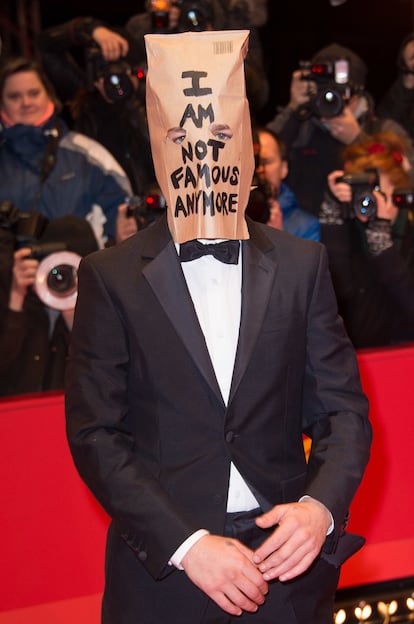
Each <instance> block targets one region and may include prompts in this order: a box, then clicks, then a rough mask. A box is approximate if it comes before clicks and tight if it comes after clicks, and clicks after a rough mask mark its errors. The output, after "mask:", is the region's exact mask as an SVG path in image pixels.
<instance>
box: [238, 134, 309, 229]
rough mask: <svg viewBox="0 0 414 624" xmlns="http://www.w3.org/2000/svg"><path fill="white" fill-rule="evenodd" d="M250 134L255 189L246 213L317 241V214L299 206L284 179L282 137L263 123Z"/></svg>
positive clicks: (273, 225) (285, 163)
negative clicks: (252, 142)
mask: <svg viewBox="0 0 414 624" xmlns="http://www.w3.org/2000/svg"><path fill="white" fill-rule="evenodd" d="M253 136H254V139H255V141H254V146H255V150H256V153H255V158H256V174H255V176H256V179H255V180H254V183H256V184H257V189H254V190H253V191H252V193H251V201H250V202H249V205H248V206H247V214H248V216H250V217H251V218H252V219H254V220H255V221H260V222H261V223H266V224H267V225H270V226H271V227H274V228H276V229H278V230H284V231H285V232H289V233H290V234H293V235H294V236H299V237H300V238H307V239H309V240H316V241H318V240H319V221H318V219H317V217H315V216H313V215H311V214H309V213H307V212H305V211H304V210H302V209H301V208H300V206H299V203H298V200H297V199H296V197H295V194H294V193H293V192H292V191H291V189H290V188H289V187H288V186H287V185H286V184H285V183H284V182H283V180H284V179H285V178H286V176H287V174H288V171H289V166H288V161H287V156H286V147H285V145H284V143H283V141H282V140H281V139H280V138H279V137H278V136H277V135H276V134H274V132H272V131H271V130H269V129H267V128H263V127H258V128H256V129H255V131H254V134H253Z"/></svg>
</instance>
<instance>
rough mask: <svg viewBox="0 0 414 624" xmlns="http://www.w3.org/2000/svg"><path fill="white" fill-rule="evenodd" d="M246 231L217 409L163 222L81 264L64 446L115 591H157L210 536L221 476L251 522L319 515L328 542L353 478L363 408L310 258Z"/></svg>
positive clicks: (317, 266) (219, 510)
mask: <svg viewBox="0 0 414 624" xmlns="http://www.w3.org/2000/svg"><path fill="white" fill-rule="evenodd" d="M249 230H250V239H249V240H247V241H243V243H242V247H243V249H242V257H243V286H242V314H241V324H240V335H239V342H238V349H237V355H236V361H235V367H234V374H233V380H232V386H231V392H230V397H229V401H228V405H227V407H226V406H225V404H224V402H223V399H222V396H221V394H220V390H219V387H218V383H217V380H216V377H215V374H214V370H213V367H212V364H211V361H210V358H209V355H208V351H207V347H206V343H205V340H204V336H203V334H202V331H201V329H200V325H199V323H198V320H197V316H196V313H195V310H194V307H193V304H192V301H191V298H190V295H189V292H188V289H187V285H186V282H185V279H184V276H183V273H182V270H181V265H180V261H179V258H178V256H177V253H176V249H175V246H174V243H173V241H172V239H171V236H170V233H169V230H168V227H167V223H166V220H165V219H164V218H162V219H160V220H159V221H158V222H157V223H156V224H155V225H154V226H152V227H150V228H147V229H146V230H144V231H142V232H140V233H138V234H137V235H136V236H134V237H132V238H130V239H128V240H127V241H125V242H124V243H122V244H120V245H117V246H115V247H112V248H110V249H107V250H104V251H100V252H97V253H95V254H92V255H90V256H89V257H87V258H86V259H84V260H83V261H82V263H81V267H80V270H79V297H78V303H77V310H76V316H75V323H74V328H73V333H72V346H71V354H70V358H69V362H68V365H67V389H66V401H67V431H68V439H69V442H70V447H71V451H72V454H73V457H74V460H75V463H76V465H77V467H78V470H79V472H80V474H81V475H82V477H83V478H84V480H85V481H86V483H87V484H88V486H89V487H90V489H91V490H92V492H93V493H94V494H95V496H96V497H97V499H98V500H99V501H100V502H101V504H102V505H103V507H104V508H105V509H106V511H107V512H108V513H109V514H110V516H111V517H112V518H113V527H112V529H111V531H112V537H111V538H110V540H109V546H108V552H107V566H108V567H107V574H108V575H109V574H113V572H114V571H116V575H118V578H120V579H121V581H120V582H124V583H125V584H128V583H131V578H134V579H135V578H136V583H137V584H138V582H143V583H144V584H147V586H149V585H148V584H150V583H151V582H153V579H155V580H159V579H162V578H163V576H164V575H165V573H166V571H167V570H171V568H169V567H168V566H167V562H168V559H169V557H170V556H171V554H172V553H173V552H174V551H175V550H176V549H177V547H178V546H179V545H180V544H181V543H182V542H183V541H184V540H185V539H186V538H187V537H188V536H189V535H190V534H191V533H192V532H194V531H195V530H196V529H199V528H206V529H208V530H210V531H211V532H213V533H219V534H220V533H222V531H223V526H224V520H225V514H226V499H227V491H228V483H229V471H230V463H231V461H233V462H234V463H235V465H236V466H237V468H238V469H239V471H240V472H241V474H242V475H243V477H244V478H245V479H246V481H247V482H248V483H249V485H250V486H251V488H252V490H253V491H254V493H255V494H256V496H257V498H258V499H259V500H260V502H261V504H262V506H263V508H269V507H271V506H273V505H275V504H278V503H287V502H291V501H297V500H298V498H299V497H300V496H302V495H304V494H308V495H310V496H313V497H315V498H316V499H318V500H320V501H321V502H323V503H324V504H325V505H326V506H327V507H328V509H330V511H331V512H332V514H333V516H334V520H335V531H336V533H335V535H337V533H338V532H339V531H340V529H341V527H342V525H343V521H344V518H345V517H346V513H347V509H348V507H349V504H350V502H351V500H352V497H353V495H354V493H355V490H356V488H357V486H358V484H359V482H360V479H361V477H362V474H363V471H364V468H365V465H366V463H367V460H368V455H369V445H370V426H369V423H368V419H367V400H366V397H365V396H364V394H363V393H362V391H361V387H360V382H359V376H358V369H357V363H356V358H355V353H354V350H353V348H352V346H351V344H350V342H349V340H348V338H347V336H346V334H345V332H344V329H343V324H342V321H341V319H340V318H339V317H338V316H337V313H336V303H335V296H334V293H333V289H332V286H331V281H330V277H329V273H328V269H327V261H326V254H325V251H324V248H323V247H322V245H320V244H319V243H314V242H310V241H304V240H301V239H298V238H295V237H292V236H290V235H289V234H286V233H284V232H279V231H277V230H274V229H271V228H268V227H266V226H263V225H261V224H258V223H253V222H250V221H249ZM303 433H307V434H308V435H310V436H311V438H312V440H313V445H312V454H311V458H310V461H309V463H307V462H306V460H305V455H304V451H303V443H302V434H303ZM332 540H333V541H335V536H334V537H333V538H331V541H332ZM144 569H145V570H146V572H145V571H144ZM148 573H149V574H148ZM177 574H183V573H177ZM138 579H140V581H138ZM158 585H160V583H158ZM133 587H134V588H136V584H134V585H133ZM131 591H132V590H131ZM141 606H142V605H141ZM140 608H141V607H140ZM114 621H115V620H114ZM142 621H145V622H147V621H152V620H149V619H148V620H146V619H145V617H144V619H143V620H142ZM177 621H178V620H177ZM194 621H195V620H194Z"/></svg>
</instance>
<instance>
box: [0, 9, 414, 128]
mask: <svg viewBox="0 0 414 624" xmlns="http://www.w3.org/2000/svg"><path fill="white" fill-rule="evenodd" d="M334 2H335V0H296V1H295V0H291V1H289V0H287V1H282V2H281V1H278V0H269V1H268V3H267V5H268V22H267V24H266V25H265V26H262V27H261V28H260V29H259V34H260V38H261V41H262V45H263V50H264V58H265V64H266V72H267V75H268V77H269V86H270V97H269V100H268V104H267V106H266V107H265V108H264V109H263V110H262V113H261V116H262V119H261V121H263V122H266V121H268V120H269V119H270V118H271V117H273V115H274V112H275V109H276V107H277V106H278V105H283V104H285V103H286V102H287V100H288V95H289V86H290V79H291V74H292V71H293V70H294V69H295V68H297V66H298V62H299V60H306V59H308V58H310V57H311V56H312V55H313V54H314V52H315V51H316V50H318V49H320V48H321V47H323V46H325V45H328V44H330V43H332V42H337V43H339V44H341V45H344V46H346V47H349V48H351V49H352V50H354V51H355V52H357V53H358V54H359V55H360V56H361V57H362V58H363V59H364V60H365V62H366V63H367V65H368V67H369V72H368V81H367V85H366V86H367V88H368V90H369V91H370V92H371V93H372V95H373V96H374V98H375V100H378V99H379V98H381V96H382V95H383V94H384V93H385V91H386V89H387V88H388V87H389V85H390V84H391V82H392V81H393V79H394V77H395V75H396V57H397V53H398V49H399V46H400V43H401V41H402V39H403V38H404V37H405V36H406V35H407V34H408V33H409V32H411V31H413V30H414V2H413V0H394V2H392V3H389V2H378V0H362V1H361V0H345V1H344V2H343V3H342V4H341V5H339V6H338V5H336V6H334ZM19 6H20V7H22V6H23V7H24V8H25V9H26V19H27V22H28V23H27V24H25V25H24V27H25V28H26V30H27V34H28V37H27V41H26V42H25V45H26V46H27V48H26V49H27V51H30V45H31V42H30V31H31V28H33V27H40V28H47V27H49V26H53V25H55V24H59V23H61V22H64V21H65V20H68V19H71V18H73V17H75V16H78V15H79V16H86V15H93V16H95V17H98V18H100V19H102V20H104V21H106V22H107V23H108V26H110V25H112V26H116V25H118V26H121V25H123V24H125V22H126V20H127V19H128V18H129V17H131V15H133V14H136V13H140V12H141V11H145V10H146V5H145V0H141V1H131V0H123V1H122V0H117V1H116V2H111V1H108V2H105V3H103V2H98V1H93V0H71V2H58V1H55V0H0V33H1V35H2V38H3V41H4V44H5V43H6V41H5V38H9V40H11V44H12V45H15V44H16V41H17V37H18V32H17V27H18V24H17V13H18V8H19ZM35 7H38V10H37V11H34V8H35ZM31 11H32V15H31V14H30V13H31ZM36 13H38V14H39V15H40V24H36V23H35V22H36V19H37V16H36ZM18 43H19V44H21V41H19V42H18ZM4 44H3V45H4Z"/></svg>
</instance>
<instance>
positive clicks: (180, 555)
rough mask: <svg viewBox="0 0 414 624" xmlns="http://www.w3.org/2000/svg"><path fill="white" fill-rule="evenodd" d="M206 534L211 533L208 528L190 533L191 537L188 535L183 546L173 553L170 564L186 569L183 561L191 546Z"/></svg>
mask: <svg viewBox="0 0 414 624" xmlns="http://www.w3.org/2000/svg"><path fill="white" fill-rule="evenodd" d="M205 535H210V533H209V531H207V530H206V529H198V531H196V532H195V533H193V534H192V535H190V537H187V539H186V540H185V541H184V542H183V543H182V544H181V546H179V547H178V548H177V550H176V551H175V553H174V554H173V555H172V557H171V559H170V560H169V562H168V565H173V566H175V567H176V568H178V569H179V570H184V568H183V566H182V565H181V561H182V560H183V559H184V557H185V555H186V554H187V553H188V551H189V550H190V548H191V547H192V546H194V544H195V543H196V542H198V540H199V539H201V538H202V537H204V536H205Z"/></svg>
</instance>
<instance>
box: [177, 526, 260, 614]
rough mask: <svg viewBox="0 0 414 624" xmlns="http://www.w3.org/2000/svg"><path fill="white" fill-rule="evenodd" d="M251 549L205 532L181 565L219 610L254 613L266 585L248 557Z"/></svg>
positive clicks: (250, 556) (234, 541)
mask: <svg viewBox="0 0 414 624" xmlns="http://www.w3.org/2000/svg"><path fill="white" fill-rule="evenodd" d="M252 556H253V552H252V551H251V550H250V549H249V548H247V547H246V546H244V545H243V544H242V543H241V542H239V541H238V540H235V539H232V538H229V537H221V536H218V535H205V536H204V537H202V538H201V539H200V540H198V542H196V543H195V544H194V546H192V547H191V548H190V550H189V551H188V553H187V554H186V555H185V556H184V558H183V560H182V562H181V564H182V566H183V568H184V570H185V572H186V574H187V576H188V577H189V578H190V580H191V581H192V582H193V583H194V584H195V585H197V587H199V588H200V589H201V590H202V591H203V592H204V593H206V594H207V596H209V598H211V599H212V600H214V602H215V603H216V604H217V605H218V606H219V607H220V608H221V609H223V611H226V612H227V613H229V614H230V615H241V614H242V612H243V611H248V612H250V613H254V612H255V611H257V610H258V608H259V607H260V605H262V604H263V603H264V601H265V596H266V594H267V592H268V585H267V583H266V581H264V580H263V577H262V575H261V573H260V572H259V570H258V569H257V568H256V566H255V565H254V563H253V560H252Z"/></svg>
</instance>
